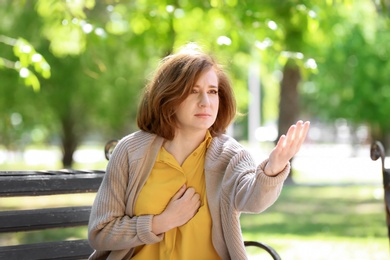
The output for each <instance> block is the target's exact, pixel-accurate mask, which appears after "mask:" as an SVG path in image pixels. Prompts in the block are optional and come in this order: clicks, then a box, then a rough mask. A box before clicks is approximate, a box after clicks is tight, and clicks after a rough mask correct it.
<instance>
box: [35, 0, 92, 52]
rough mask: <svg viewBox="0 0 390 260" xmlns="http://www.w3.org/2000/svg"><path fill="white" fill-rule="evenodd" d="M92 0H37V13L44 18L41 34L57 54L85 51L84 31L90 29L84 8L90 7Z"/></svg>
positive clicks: (89, 30) (86, 31)
mask: <svg viewBox="0 0 390 260" xmlns="http://www.w3.org/2000/svg"><path fill="white" fill-rule="evenodd" d="M94 6H95V1H94V0H84V1H83V0H67V1H62V0H39V1H38V2H37V4H36V8H37V11H38V13H39V15H40V16H41V17H42V18H43V19H44V20H45V23H44V24H45V27H44V29H43V34H44V35H45V36H46V37H47V38H48V39H49V41H50V48H51V50H52V52H53V53H54V54H56V55H58V56H60V57H61V56H66V55H79V54H80V53H82V52H83V51H85V47H86V33H89V32H91V31H92V29H93V28H92V27H91V25H88V23H87V21H86V14H85V11H84V10H85V9H92V8H93V7H94Z"/></svg>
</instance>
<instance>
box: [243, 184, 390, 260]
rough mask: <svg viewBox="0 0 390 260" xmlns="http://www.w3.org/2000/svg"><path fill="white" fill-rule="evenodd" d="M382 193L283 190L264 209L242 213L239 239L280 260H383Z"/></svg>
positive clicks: (385, 239) (357, 189)
mask: <svg viewBox="0 0 390 260" xmlns="http://www.w3.org/2000/svg"><path fill="white" fill-rule="evenodd" d="M381 190H382V187H378V186H322V187H321V186H293V185H292V186H285V187H284V190H283V192H282V194H281V197H280V198H279V200H278V201H277V202H276V203H275V204H274V205H273V206H271V207H270V208H269V209H268V210H267V211H265V212H263V213H262V214H259V215H248V214H245V215H242V217H241V223H242V230H243V235H244V238H245V239H246V240H257V241H261V242H263V243H267V244H269V245H270V246H272V247H273V248H275V249H276V250H277V252H278V253H279V254H280V255H281V257H282V259H388V257H389V239H388V237H387V227H386V220H385V211H384V204H383V199H382V198H383V197H381V198H379V196H378V195H379V194H380V193H381ZM382 195H383V193H382Z"/></svg>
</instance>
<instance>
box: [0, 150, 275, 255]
mask: <svg viewBox="0 0 390 260" xmlns="http://www.w3.org/2000/svg"><path fill="white" fill-rule="evenodd" d="M112 148H113V147H112V144H111V145H106V147H105V154H106V157H107V159H108V158H109V155H110V153H111V151H112ZM104 173H105V172H104V171H77V170H59V171H0V197H19V196H42V195H59V194H72V193H89V192H93V193H95V192H97V190H98V188H99V186H100V183H101V181H102V179H103V176H104ZM90 211H91V205H86V206H75V207H61V208H38V209H32V210H11V211H0V223H1V224H0V233H7V232H20V231H33V230H44V229H53V228H68V227H76V226H87V225H88V220H89V215H90ZM31 242H32V243H31V244H30V243H29V244H21V245H10V246H0V259H7V260H13V259H15V260H24V259H26V260H33V259H87V258H88V256H89V255H90V254H91V253H92V252H93V249H92V248H91V247H90V246H89V243H88V241H87V239H86V238H85V239H79V240H67V241H53V242H44V243H34V241H31ZM245 246H251V247H253V246H254V247H258V248H261V249H264V250H265V251H266V252H268V254H269V255H270V256H271V257H272V258H273V259H274V260H279V259H281V258H280V256H279V255H278V253H277V252H276V251H275V250H274V249H273V248H272V247H270V246H268V245H266V244H264V243H261V242H256V241H245Z"/></svg>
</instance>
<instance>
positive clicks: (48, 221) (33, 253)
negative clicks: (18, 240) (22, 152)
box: [0, 170, 104, 260]
mask: <svg viewBox="0 0 390 260" xmlns="http://www.w3.org/2000/svg"><path fill="white" fill-rule="evenodd" d="M103 176H104V171H74V170H72V171H68V170H63V171H7V172H0V197H17V196H41V195H58V194H70V193H88V192H96V191H97V190H98V188H99V186H100V183H101V181H102V179H103ZM90 211H91V205H87V206H75V207H61V208H48V209H33V210H10V211H0V223H1V224H0V233H6V232H19V231H32V230H42V229H49V228H65V227H75V226H86V225H88V219H89V215H90ZM32 242H34V241H32ZM92 251H93V250H92V248H91V247H90V246H89V244H88V241H87V240H86V239H83V240H71V241H55V242H45V243H32V244H23V245H12V246H3V247H0V259H18V260H21V259H86V258H88V256H89V255H90V254H91V253H92Z"/></svg>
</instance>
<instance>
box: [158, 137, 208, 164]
mask: <svg viewBox="0 0 390 260" xmlns="http://www.w3.org/2000/svg"><path fill="white" fill-rule="evenodd" d="M205 136H206V132H204V133H199V134H198V133H197V134H193V133H192V134H184V133H181V132H178V133H176V135H175V137H174V138H173V140H168V141H166V142H165V143H164V148H165V150H167V151H168V152H169V153H170V154H172V155H173V157H175V159H176V161H177V162H178V163H179V165H182V164H183V163H184V161H185V160H186V159H187V157H188V156H189V155H190V154H191V153H192V152H193V151H194V150H195V149H196V148H198V146H199V145H200V144H201V143H202V142H203V141H204V138H205Z"/></svg>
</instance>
